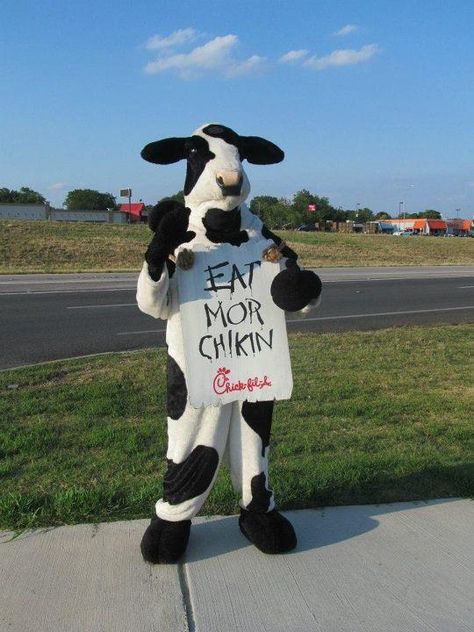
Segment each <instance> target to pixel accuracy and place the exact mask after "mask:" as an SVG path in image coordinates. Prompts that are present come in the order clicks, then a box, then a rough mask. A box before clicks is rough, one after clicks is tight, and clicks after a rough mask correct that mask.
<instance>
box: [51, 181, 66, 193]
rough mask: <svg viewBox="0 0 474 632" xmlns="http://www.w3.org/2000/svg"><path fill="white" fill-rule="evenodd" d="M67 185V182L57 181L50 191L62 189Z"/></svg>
mask: <svg viewBox="0 0 474 632" xmlns="http://www.w3.org/2000/svg"><path fill="white" fill-rule="evenodd" d="M66 187H67V182H55V183H54V184H52V185H51V186H50V187H49V190H50V191H62V190H63V189H65V188H66Z"/></svg>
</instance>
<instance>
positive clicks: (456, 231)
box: [446, 218, 473, 237]
mask: <svg viewBox="0 0 474 632" xmlns="http://www.w3.org/2000/svg"><path fill="white" fill-rule="evenodd" d="M446 223H447V224H448V235H456V236H458V237H466V236H467V235H469V234H470V233H471V229H472V228H473V225H472V220H470V219H461V218H456V219H447V220H446Z"/></svg>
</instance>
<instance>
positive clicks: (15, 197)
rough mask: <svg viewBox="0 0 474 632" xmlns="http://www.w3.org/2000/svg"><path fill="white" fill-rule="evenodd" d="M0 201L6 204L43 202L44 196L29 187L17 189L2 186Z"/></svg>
mask: <svg viewBox="0 0 474 632" xmlns="http://www.w3.org/2000/svg"><path fill="white" fill-rule="evenodd" d="M0 202H3V203H7V204H44V203H45V202H46V198H45V197H44V196H42V195H41V193H38V192H37V191H33V189H30V188H29V187H21V189H20V190H19V191H15V190H14V189H7V188H6V187H2V188H1V189H0Z"/></svg>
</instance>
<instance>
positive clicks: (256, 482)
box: [137, 124, 321, 563]
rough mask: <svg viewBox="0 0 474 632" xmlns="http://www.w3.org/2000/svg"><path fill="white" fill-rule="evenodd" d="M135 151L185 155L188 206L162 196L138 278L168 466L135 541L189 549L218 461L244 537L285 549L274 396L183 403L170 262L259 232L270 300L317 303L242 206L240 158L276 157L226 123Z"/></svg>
mask: <svg viewBox="0 0 474 632" xmlns="http://www.w3.org/2000/svg"><path fill="white" fill-rule="evenodd" d="M141 155H142V157H143V158H144V159H145V160H147V161H149V162H153V163H157V164H171V163H174V162H177V161H179V160H183V159H185V160H187V173H186V181H185V186H184V195H185V204H186V206H183V205H180V204H179V203H176V202H173V201H170V200H167V201H163V202H161V203H160V204H158V205H157V207H155V210H154V214H153V215H152V217H151V221H150V228H151V229H152V230H154V231H155V236H154V238H153V240H152V242H151V244H150V246H149V248H148V250H147V252H146V255H145V263H144V265H143V269H142V271H141V273H140V277H139V279H138V289H137V302H138V306H139V308H140V309H141V310H142V311H143V312H145V313H146V314H149V315H150V316H153V317H155V318H162V319H167V321H168V324H167V334H166V341H167V345H168V364H167V372H168V393H167V408H168V411H167V412H168V451H167V462H168V469H167V472H166V474H165V478H164V484H163V498H162V499H160V500H158V502H157V503H156V516H154V517H153V518H152V521H151V523H150V525H149V526H148V528H147V530H146V532H145V534H144V536H143V539H142V543H141V550H142V554H143V557H144V558H145V560H147V561H150V562H153V563H171V562H175V561H177V560H178V559H179V557H180V556H181V555H182V553H183V552H184V551H185V549H186V546H187V542H188V537H189V532H190V526H191V518H193V517H194V516H195V515H196V514H197V512H198V511H199V509H200V508H201V506H202V504H203V503H204V501H205V500H206V498H207V496H208V494H209V492H210V490H211V488H212V485H213V483H214V480H215V477H216V475H217V471H218V467H219V465H220V463H221V462H222V461H226V462H227V463H228V465H229V467H230V471H231V478H232V483H233V486H234V488H235V490H236V491H237V492H238V493H240V495H241V501H240V504H241V508H242V509H241V516H240V520H239V524H240V528H241V530H242V532H243V533H244V535H245V536H246V537H247V538H248V539H249V540H250V541H251V542H253V543H254V544H255V545H256V546H257V547H258V548H259V549H260V550H262V551H264V552H266V553H277V552H283V551H288V550H290V549H292V548H294V546H295V545H296V536H295V533H294V530H293V527H292V526H291V524H290V523H289V522H288V520H287V519H286V518H284V517H283V516H282V515H281V514H279V513H278V512H277V511H276V510H275V508H274V506H275V503H274V498H273V493H272V491H271V489H270V488H269V486H268V451H269V447H268V446H269V437H270V428H271V421H272V411H273V401H261V402H253V403H251V402H247V401H245V402H239V401H235V402H232V403H228V404H224V405H220V406H208V407H202V408H193V407H192V406H191V405H190V403H189V401H188V397H187V387H186V368H185V361H184V351H183V341H182V331H181V316H180V310H179V304H178V292H177V288H176V284H175V279H176V276H173V273H174V270H175V263H174V262H173V261H172V260H171V259H174V258H175V257H174V255H177V256H178V259H177V264H178V265H180V260H181V261H182V262H185V261H186V253H187V254H188V255H189V250H190V249H192V246H193V244H195V243H196V244H207V245H209V244H218V243H230V244H232V245H234V246H240V245H241V244H245V243H246V242H248V241H249V240H252V239H257V238H258V239H262V236H263V238H265V239H267V240H268V245H269V246H275V245H276V248H274V250H277V251H280V252H281V255H282V256H283V257H284V258H283V259H282V260H281V262H280V263H278V265H280V266H281V267H282V270H281V272H279V273H278V274H277V276H276V277H275V279H274V281H273V283H272V288H271V293H272V298H273V300H274V302H275V303H276V304H277V305H278V307H280V308H281V309H284V310H287V311H299V310H303V311H305V310H308V309H311V307H313V306H315V305H316V304H317V302H318V298H319V294H320V292H321V283H320V281H319V278H318V277H317V276H316V275H315V274H314V273H312V272H309V271H302V270H300V269H299V267H298V266H297V265H296V258H297V256H296V254H295V253H294V252H293V251H292V250H291V249H290V248H288V247H287V246H286V245H285V244H284V243H283V242H282V241H281V239H279V237H277V236H276V235H274V234H273V233H271V232H270V231H269V230H268V229H267V228H266V227H265V226H264V225H263V224H262V221H261V220H260V219H259V218H258V217H256V216H255V215H254V214H253V213H251V211H250V210H249V209H248V207H247V206H246V205H245V204H244V200H245V199H246V198H247V196H248V194H249V192H250V185H249V181H248V179H247V176H246V174H245V171H244V170H243V168H242V161H243V160H244V159H246V160H248V161H249V162H250V163H253V164H271V163H276V162H280V161H281V160H283V157H284V154H283V152H282V151H281V149H279V148H278V147H277V146H276V145H274V144H273V143H270V142H269V141H267V140H265V139H263V138H259V137H248V136H247V137H245V136H239V135H238V134H237V133H235V132H234V131H232V130H231V129H229V128H227V127H224V126H222V125H217V124H209V125H204V126H202V127H200V128H199V129H197V130H196V131H195V132H194V133H193V135H192V136H191V137H188V138H167V139H164V140H160V141H156V142H153V143H150V144H149V145H147V146H146V147H145V148H144V149H143V151H142V154H141ZM183 244H185V246H183ZM170 257H171V259H170ZM189 263H191V264H192V255H191V260H190V261H189Z"/></svg>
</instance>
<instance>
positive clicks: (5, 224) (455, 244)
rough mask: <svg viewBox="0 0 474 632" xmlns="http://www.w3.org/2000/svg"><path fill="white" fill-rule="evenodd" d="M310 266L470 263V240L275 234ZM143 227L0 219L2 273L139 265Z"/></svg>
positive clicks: (473, 253) (145, 236) (473, 258)
mask: <svg viewBox="0 0 474 632" xmlns="http://www.w3.org/2000/svg"><path fill="white" fill-rule="evenodd" d="M279 234H280V235H281V236H282V237H283V239H285V240H286V241H287V242H288V243H289V245H290V246H292V247H293V248H295V250H296V251H297V252H298V253H299V255H300V260H301V262H302V263H303V265H305V266H308V267H316V268H319V267H328V266H372V265H375V266H379V265H380V266H392V265H393V266H395V265H396V266H398V265H452V264H473V263H474V239H460V238H457V239H444V238H441V237H413V238H404V237H392V236H389V235H353V234H342V233H301V232H296V231H287V232H286V231H285V232H283V231H281V232H280V233H279ZM150 238H151V233H150V231H149V230H148V228H147V227H146V226H145V225H132V226H127V225H125V226H114V225H109V224H88V223H80V222H78V223H73V222H46V221H31V222H28V221H20V220H16V221H14V220H1V221H0V274H15V273H27V272H30V273H31V272H49V273H52V272H112V271H134V270H139V269H140V268H141V265H142V262H143V254H144V252H145V250H146V247H147V244H148V242H149V241H150Z"/></svg>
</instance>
